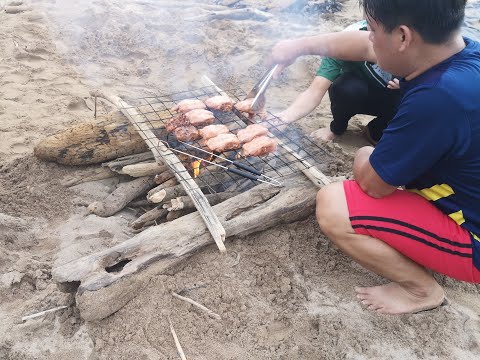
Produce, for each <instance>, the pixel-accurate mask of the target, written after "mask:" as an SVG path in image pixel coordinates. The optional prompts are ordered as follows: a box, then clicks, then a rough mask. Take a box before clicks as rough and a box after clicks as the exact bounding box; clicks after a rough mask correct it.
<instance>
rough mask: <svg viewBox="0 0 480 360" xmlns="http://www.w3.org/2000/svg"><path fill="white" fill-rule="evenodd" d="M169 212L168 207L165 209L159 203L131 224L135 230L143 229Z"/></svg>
mask: <svg viewBox="0 0 480 360" xmlns="http://www.w3.org/2000/svg"><path fill="white" fill-rule="evenodd" d="M168 212H169V211H168V210H167V209H163V208H162V206H161V205H159V206H157V207H155V208H153V209H152V210H150V211H147V212H146V213H145V214H143V215H142V216H140V217H139V218H138V219H136V220H135V221H132V222H131V223H130V224H129V226H130V227H131V228H132V229H134V230H142V229H144V228H146V227H148V226H150V225H154V224H155V223H156V222H157V221H160V220H161V219H163V218H165V217H166V216H167V215H168Z"/></svg>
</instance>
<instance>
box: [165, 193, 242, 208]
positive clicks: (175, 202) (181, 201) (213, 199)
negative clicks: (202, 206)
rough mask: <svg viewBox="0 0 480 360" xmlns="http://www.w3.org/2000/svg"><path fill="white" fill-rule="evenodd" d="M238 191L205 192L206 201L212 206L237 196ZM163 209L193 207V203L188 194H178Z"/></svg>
mask: <svg viewBox="0 0 480 360" xmlns="http://www.w3.org/2000/svg"><path fill="white" fill-rule="evenodd" d="M238 194H239V193H238V192H230V191H229V192H221V193H216V194H207V195H205V196H206V197H207V200H208V202H209V203H210V205H212V206H214V205H217V204H220V203H221V202H223V201H225V200H227V199H230V198H231V197H234V196H237V195H238ZM163 208H164V209H167V210H168V211H177V210H183V209H195V204H194V203H193V201H192V199H190V197H189V196H179V197H177V198H175V199H172V200H170V202H168V203H166V204H165V205H163Z"/></svg>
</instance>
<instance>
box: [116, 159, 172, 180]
mask: <svg viewBox="0 0 480 360" xmlns="http://www.w3.org/2000/svg"><path fill="white" fill-rule="evenodd" d="M167 170H168V167H167V166H166V165H160V164H158V163H157V162H156V161H154V162H147V163H139V164H131V165H125V166H124V167H123V168H122V170H121V171H120V173H121V174H125V175H130V176H131V177H142V176H150V175H158V174H161V173H163V172H165V171H167Z"/></svg>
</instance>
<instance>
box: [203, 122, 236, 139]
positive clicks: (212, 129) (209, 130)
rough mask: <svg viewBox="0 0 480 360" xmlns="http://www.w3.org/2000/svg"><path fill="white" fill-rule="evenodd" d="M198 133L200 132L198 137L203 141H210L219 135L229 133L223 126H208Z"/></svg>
mask: <svg viewBox="0 0 480 360" xmlns="http://www.w3.org/2000/svg"><path fill="white" fill-rule="evenodd" d="M198 131H199V132H200V136H201V137H202V138H203V139H204V140H208V139H211V138H213V137H215V136H217V135H220V134H228V133H229V130H228V127H226V126H225V125H208V126H205V127H204V128H203V129H200V130H198Z"/></svg>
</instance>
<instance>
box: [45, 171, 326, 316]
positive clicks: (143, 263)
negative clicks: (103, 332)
mask: <svg viewBox="0 0 480 360" xmlns="http://www.w3.org/2000/svg"><path fill="white" fill-rule="evenodd" d="M285 184H286V186H285V187H284V188H277V187H273V186H269V185H263V184H262V185H259V186H256V187H254V188H253V189H251V190H249V191H247V192H245V193H242V194H240V195H238V196H235V197H233V198H230V199H228V200H226V201H224V202H222V203H220V204H218V205H216V206H214V210H215V213H216V214H218V216H219V219H220V221H221V223H222V224H223V226H224V228H225V229H226V231H227V234H228V237H233V236H246V235H249V234H252V233H255V232H257V231H262V230H266V229H268V228H270V227H273V226H277V225H279V224H281V223H290V222H293V221H298V220H301V219H305V218H306V217H307V216H309V215H311V214H312V213H313V212H314V208H315V196H316V192H317V191H316V188H315V186H314V185H312V183H311V182H310V181H309V180H308V179H306V178H304V177H299V176H295V177H293V178H289V179H285ZM211 243H212V242H211V237H210V233H209V231H208V229H207V227H206V226H205V223H204V222H203V221H202V218H201V217H200V215H199V214H198V212H195V213H192V214H189V215H186V216H183V217H181V218H180V219H177V220H175V221H172V222H167V223H163V224H161V225H158V226H154V227H150V228H148V229H146V230H144V231H143V232H141V233H140V234H137V235H135V236H134V237H132V238H130V239H129V240H126V241H124V242H123V243H121V244H118V245H116V246H114V247H112V248H110V249H105V250H103V251H99V252H96V253H93V254H90V255H88V256H85V257H82V258H80V259H76V260H74V261H71V262H69V263H67V264H64V265H62V266H59V267H57V268H54V269H53V271H52V275H53V279H54V280H55V281H56V282H57V283H60V284H65V283H79V284H80V285H79V287H78V289H77V292H76V304H77V306H78V308H79V309H80V314H81V316H82V317H83V318H84V319H85V320H88V321H95V320H100V319H103V318H105V317H107V316H109V315H111V314H113V313H114V312H116V311H118V310H119V309H120V308H122V307H123V306H125V304H127V303H128V302H129V301H130V300H132V299H133V298H134V297H135V296H136V294H138V293H140V292H142V291H144V290H145V289H146V287H147V286H148V284H149V282H150V279H151V278H152V277H155V276H158V275H159V274H163V273H165V272H167V271H169V270H170V271H172V268H173V267H174V266H175V265H178V264H179V263H181V262H183V261H186V259H188V258H189V257H190V256H192V255H193V254H195V253H197V252H198V251H199V250H200V249H202V248H204V247H205V246H208V245H210V244H211Z"/></svg>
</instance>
